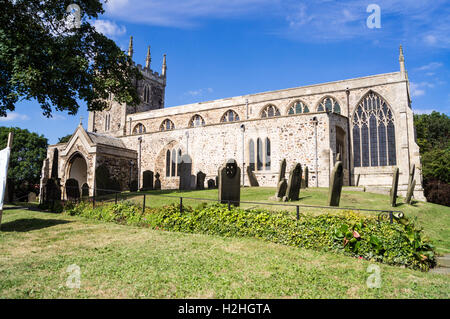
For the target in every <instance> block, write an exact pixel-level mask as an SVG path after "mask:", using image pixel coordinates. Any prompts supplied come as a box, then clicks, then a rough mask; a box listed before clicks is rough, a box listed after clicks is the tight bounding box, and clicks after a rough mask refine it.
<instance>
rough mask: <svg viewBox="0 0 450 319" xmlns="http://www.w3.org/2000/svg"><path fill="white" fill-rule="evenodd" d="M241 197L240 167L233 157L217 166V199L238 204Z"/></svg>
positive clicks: (224, 202)
mask: <svg viewBox="0 0 450 319" xmlns="http://www.w3.org/2000/svg"><path fill="white" fill-rule="evenodd" d="M240 199H241V169H240V167H239V166H238V165H237V162H236V161H235V160H234V159H229V160H227V162H226V163H225V164H223V165H222V166H221V167H220V168H219V201H220V202H221V203H223V204H226V203H231V204H233V205H234V206H239V202H240Z"/></svg>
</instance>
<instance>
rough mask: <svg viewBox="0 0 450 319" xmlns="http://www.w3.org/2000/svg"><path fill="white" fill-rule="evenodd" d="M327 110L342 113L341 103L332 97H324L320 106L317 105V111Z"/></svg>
mask: <svg viewBox="0 0 450 319" xmlns="http://www.w3.org/2000/svg"><path fill="white" fill-rule="evenodd" d="M325 110H326V111H327V112H333V113H337V114H341V106H340V105H339V103H338V102H337V101H336V100H335V99H334V98H332V97H326V98H324V99H323V100H322V101H321V102H320V104H319V106H318V107H317V112H323V111H325Z"/></svg>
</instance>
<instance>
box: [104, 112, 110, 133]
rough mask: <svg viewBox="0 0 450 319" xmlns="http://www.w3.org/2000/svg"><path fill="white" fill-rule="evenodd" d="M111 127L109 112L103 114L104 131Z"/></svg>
mask: <svg viewBox="0 0 450 319" xmlns="http://www.w3.org/2000/svg"><path fill="white" fill-rule="evenodd" d="M110 127H111V114H106V115H105V131H109V129H110Z"/></svg>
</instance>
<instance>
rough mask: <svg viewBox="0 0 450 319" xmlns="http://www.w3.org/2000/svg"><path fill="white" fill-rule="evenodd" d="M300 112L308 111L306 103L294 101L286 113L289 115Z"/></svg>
mask: <svg viewBox="0 0 450 319" xmlns="http://www.w3.org/2000/svg"><path fill="white" fill-rule="evenodd" d="M300 113H309V108H308V105H306V104H305V103H303V102H302V101H296V102H294V103H292V105H291V107H290V108H289V111H288V114H289V115H291V114H300Z"/></svg>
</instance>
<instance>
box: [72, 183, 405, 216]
mask: <svg viewBox="0 0 450 319" xmlns="http://www.w3.org/2000/svg"><path fill="white" fill-rule="evenodd" d="M98 192H101V193H107V194H104V195H101V196H98V195H94V196H90V197H81V198H69V199H68V200H66V201H72V202H78V201H84V202H89V203H92V207H93V208H95V207H96V205H101V204H104V203H115V204H117V203H119V202H123V201H130V202H133V203H134V204H136V205H138V206H140V207H142V210H143V211H144V210H145V208H147V207H150V208H155V207H162V206H167V205H170V204H176V205H179V209H180V212H181V213H182V212H183V209H184V208H185V207H187V206H192V207H195V206H196V205H199V204H200V205H201V204H203V203H213V202H215V203H222V204H225V205H227V206H228V209H231V206H232V205H233V206H240V207H241V208H243V209H266V210H269V211H278V212H284V213H287V214H290V215H291V216H292V217H293V218H296V219H297V220H299V219H300V214H301V213H314V212H317V211H318V210H320V211H319V212H318V213H319V214H321V213H323V212H326V211H330V212H331V211H336V212H339V211H357V212H363V213H368V214H376V215H377V218H378V220H379V221H381V220H389V222H390V223H392V222H393V220H394V214H396V215H395V216H400V217H401V216H404V214H403V212H402V211H399V210H377V209H368V208H359V207H334V206H318V205H304V204H298V203H289V202H281V203H273V202H257V201H244V200H241V201H231V200H226V201H220V200H219V199H212V198H199V197H189V196H176V195H168V194H161V193H155V192H154V191H145V192H119V191H115V190H109V189H95V190H94V192H93V193H94V194H96V193H98ZM162 192H164V191H162ZM167 192H171V193H173V192H174V190H167Z"/></svg>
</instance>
